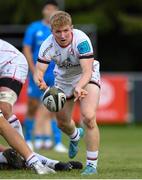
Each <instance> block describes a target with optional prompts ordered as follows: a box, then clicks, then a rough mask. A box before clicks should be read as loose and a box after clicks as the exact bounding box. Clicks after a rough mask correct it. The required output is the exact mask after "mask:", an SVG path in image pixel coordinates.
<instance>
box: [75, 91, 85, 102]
mask: <svg viewBox="0 0 142 180" xmlns="http://www.w3.org/2000/svg"><path fill="white" fill-rule="evenodd" d="M87 94H88V92H87V91H86V90H84V89H82V88H80V87H76V88H75V90H74V96H75V99H74V102H76V101H77V100H81V99H82V98H84V97H85V96H86V95H87Z"/></svg>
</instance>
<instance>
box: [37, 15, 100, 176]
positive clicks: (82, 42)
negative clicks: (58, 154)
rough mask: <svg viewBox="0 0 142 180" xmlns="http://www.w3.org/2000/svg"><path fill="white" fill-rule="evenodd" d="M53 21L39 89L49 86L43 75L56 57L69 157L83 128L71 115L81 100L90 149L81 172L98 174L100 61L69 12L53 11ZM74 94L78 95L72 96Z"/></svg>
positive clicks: (42, 55)
mask: <svg viewBox="0 0 142 180" xmlns="http://www.w3.org/2000/svg"><path fill="white" fill-rule="evenodd" d="M50 24H51V28H52V33H53V34H52V35H50V36H49V37H48V38H47V39H46V40H45V41H44V42H43V44H42V45H41V48H40V51H39V59H38V62H37V64H36V69H35V73H34V79H35V82H36V83H37V85H38V86H39V88H40V89H46V88H47V86H46V84H45V82H44V80H43V75H44V72H45V71H46V69H47V67H48V63H49V62H50V61H51V59H54V60H55V63H56V66H55V70H54V74H55V85H56V86H58V87H59V88H60V89H62V90H63V91H64V93H65V94H66V96H67V99H68V101H67V102H66V104H65V106H64V108H63V109H62V110H61V111H59V112H57V113H56V117H57V121H58V126H59V128H60V129H61V130H62V131H63V132H64V133H66V134H67V135H68V136H69V137H70V146H69V157H70V158H73V157H75V156H76V154H77V152H78V142H79V140H80V138H81V137H82V136H83V134H84V131H83V129H82V128H76V127H75V124H74V122H73V121H72V120H71V114H72V109H73V104H74V102H75V101H80V108H81V117H82V121H83V122H84V125H85V130H86V135H85V143H86V149H87V152H86V153H87V160H86V167H85V169H84V171H83V173H82V174H83V175H90V174H95V173H97V161H98V148H99V130H98V126H97V123H96V109H97V107H98V103H99V97H100V73H99V62H98V61H96V60H94V58H93V48H92V45H91V42H90V39H89V38H88V36H87V35H86V34H85V33H84V32H82V31H80V30H77V29H73V25H72V19H71V16H70V15H69V14H68V13H66V12H64V11H58V12H56V13H54V14H53V15H52V16H51V18H50ZM73 97H75V98H74V99H72V98H73Z"/></svg>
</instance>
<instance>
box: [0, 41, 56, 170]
mask: <svg viewBox="0 0 142 180" xmlns="http://www.w3.org/2000/svg"><path fill="white" fill-rule="evenodd" d="M27 73H28V64H27V61H26V59H25V57H24V55H23V54H22V53H21V52H20V51H18V50H17V49H16V48H15V47H14V46H12V45H11V44H9V43H7V42H6V41H3V40H1V39H0V135H2V136H3V137H4V138H5V140H6V141H7V142H8V144H9V145H10V146H12V147H13V148H14V149H15V150H17V152H19V154H20V155H21V156H22V157H23V158H24V159H25V160H26V164H27V166H28V167H30V168H32V169H34V170H35V171H36V172H37V173H38V174H47V173H49V172H54V170H52V169H50V168H48V167H47V166H43V164H42V163H41V161H40V159H41V158H42V157H40V155H36V154H35V153H33V152H32V151H31V150H30V148H29V147H28V146H27V144H26V142H25V141H24V138H23V132H22V127H21V124H20V121H19V120H18V118H17V117H16V115H14V114H13V112H12V108H13V105H14V103H15V102H16V100H17V98H18V96H19V94H20V91H21V88H22V85H23V83H24V82H25V80H26V77H27ZM14 128H15V129H16V130H17V131H16V130H15V129H14ZM37 156H39V157H37ZM1 157H2V156H1ZM2 158H3V159H4V157H2Z"/></svg>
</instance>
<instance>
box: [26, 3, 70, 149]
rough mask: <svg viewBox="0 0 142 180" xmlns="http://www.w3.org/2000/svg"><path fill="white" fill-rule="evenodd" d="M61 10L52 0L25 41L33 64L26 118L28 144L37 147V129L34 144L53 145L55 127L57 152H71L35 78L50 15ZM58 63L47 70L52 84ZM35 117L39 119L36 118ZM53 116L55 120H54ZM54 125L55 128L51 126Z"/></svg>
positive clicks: (47, 31) (30, 61) (27, 56)
mask: <svg viewBox="0 0 142 180" xmlns="http://www.w3.org/2000/svg"><path fill="white" fill-rule="evenodd" d="M56 10H58V4H57V2H56V1H54V0H48V1H46V2H45V3H44V5H43V8H42V14H43V19H42V20H39V21H36V22H33V23H32V24H30V25H29V26H28V28H27V30H26V32H25V37H24V41H23V52H24V55H25V56H26V58H27V60H28V63H29V69H30V72H29V78H28V80H29V84H28V110H27V116H26V119H25V121H24V128H25V138H26V141H27V143H28V145H29V146H30V147H31V148H33V144H32V134H33V129H34V135H35V138H34V140H35V141H34V146H35V148H36V149H40V148H42V147H44V148H47V149H48V148H51V146H52V145H53V142H52V139H51V130H52V132H53V135H54V150H56V151H57V152H67V149H66V148H65V147H64V145H63V144H62V143H61V132H60V130H59V129H58V127H57V124H56V121H55V120H53V118H54V115H53V113H50V112H48V111H47V109H45V107H44V106H43V105H42V104H40V98H41V95H42V93H43V92H42V91H40V90H39V88H38V87H37V85H36V84H35V83H34V80H33V72H34V68H35V63H36V61H37V58H38V52H39V48H40V46H41V44H42V42H43V41H44V40H45V39H46V38H47V37H48V36H49V35H50V34H51V29H50V25H49V17H50V15H51V14H52V13H53V12H54V11H56ZM54 66H55V64H54V62H53V61H52V62H51V63H50V65H49V68H48V70H47V71H46V73H45V81H46V83H47V85H48V86H53V85H54V74H53V69H54ZM34 119H36V120H35V121H34ZM50 119H52V121H50ZM50 124H51V128H50Z"/></svg>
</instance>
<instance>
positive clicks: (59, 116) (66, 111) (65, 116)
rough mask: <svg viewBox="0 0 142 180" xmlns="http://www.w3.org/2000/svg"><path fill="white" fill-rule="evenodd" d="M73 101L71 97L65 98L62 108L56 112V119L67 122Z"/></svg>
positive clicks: (69, 118)
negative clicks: (69, 98)
mask: <svg viewBox="0 0 142 180" xmlns="http://www.w3.org/2000/svg"><path fill="white" fill-rule="evenodd" d="M73 105H74V101H73V99H71V100H67V101H66V103H65V105H64V107H63V109H62V110H61V111H59V112H57V113H56V118H57V121H62V122H68V121H70V120H71V115H72V110H73Z"/></svg>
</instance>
